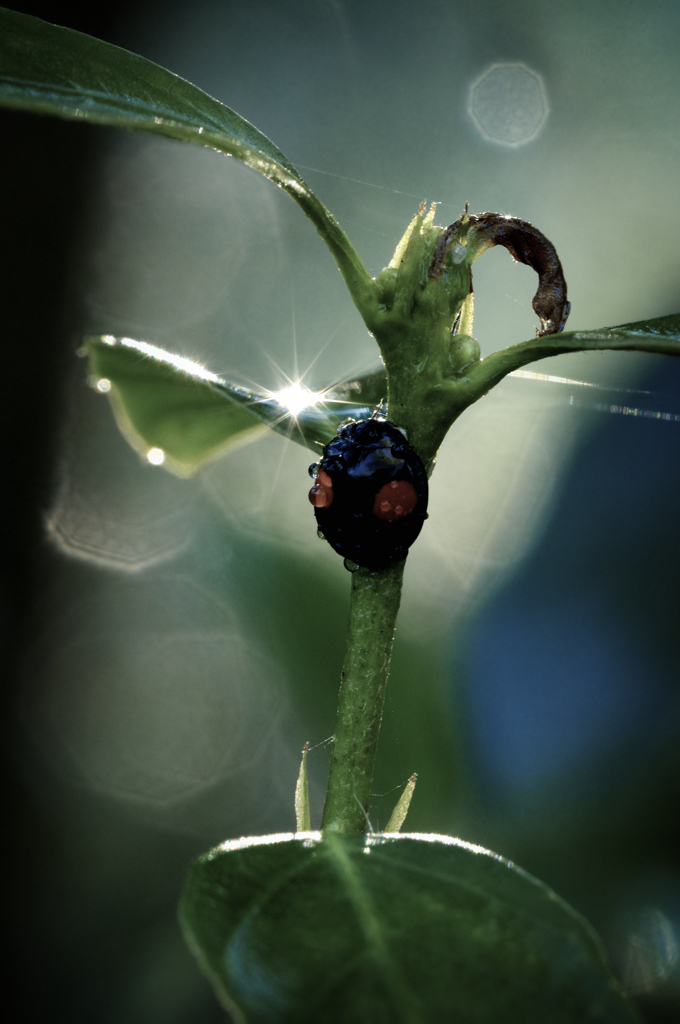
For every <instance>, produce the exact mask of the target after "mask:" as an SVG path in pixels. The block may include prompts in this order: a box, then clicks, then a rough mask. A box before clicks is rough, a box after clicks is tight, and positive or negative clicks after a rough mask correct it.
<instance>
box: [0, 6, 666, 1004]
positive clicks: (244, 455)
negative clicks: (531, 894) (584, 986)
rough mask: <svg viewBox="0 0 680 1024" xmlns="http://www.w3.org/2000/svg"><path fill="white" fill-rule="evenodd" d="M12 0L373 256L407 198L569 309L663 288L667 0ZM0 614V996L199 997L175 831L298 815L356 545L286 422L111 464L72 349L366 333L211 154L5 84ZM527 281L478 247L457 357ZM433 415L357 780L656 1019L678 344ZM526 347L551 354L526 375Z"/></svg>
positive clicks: (613, 314)
mask: <svg viewBox="0 0 680 1024" xmlns="http://www.w3.org/2000/svg"><path fill="white" fill-rule="evenodd" d="M14 7H15V9H21V10H24V11H26V12H27V13H32V14H36V15H38V16H40V17H44V18H46V19H47V20H51V21H54V22H56V23H58V24H64V25H68V26H71V27H74V28H78V29H80V30H81V31H86V32H91V33H92V34H95V35H99V36H101V37H102V38H105V39H107V40H109V41H111V42H113V43H116V44H117V45H120V46H123V47H126V48H128V49H131V50H133V51H136V52H139V53H141V54H143V55H144V56H146V57H149V58H151V59H152V60H155V61H157V62H158V63H160V64H163V65H165V66H166V67H169V68H170V69H171V70H173V71H176V72H177V73H179V74H180V75H182V76H184V77H186V78H188V79H190V80H191V81H193V82H195V83H196V84H198V85H199V86H201V87H202V88H204V89H205V90H206V91H207V92H209V93H211V94H212V95H214V96H216V97H217V98H219V99H220V100H223V101H224V102H226V103H227V104H229V105H230V106H232V107H233V108H234V109H236V110H237V111H238V112H239V113H241V114H242V115H243V116H245V117H246V118H248V119H249V120H251V121H252V122H253V123H254V124H256V125H257V126H258V127H259V128H260V129H261V130H263V131H264V132H265V133H267V134H268V135H269V136H270V137H271V138H272V139H273V140H274V141H275V142H276V143H277V144H278V145H279V146H280V147H281V148H282V150H283V151H284V152H285V153H286V155H287V156H288V157H289V158H290V159H291V160H292V161H293V163H294V164H295V165H296V166H297V167H298V168H299V169H300V170H301V171H302V173H303V175H304V176H305V177H306V178H307V180H308V181H309V183H310V184H311V186H312V187H313V188H314V189H315V190H316V191H317V193H318V195H319V196H320V198H321V199H322V200H323V201H324V202H325V203H326V205H327V206H328V207H329V208H330V209H331V210H332V211H333V213H334V214H335V215H336V216H337V217H338V219H339V220H340V222H341V224H342V225H343V227H345V229H346V230H347V232H348V233H349V235H350V237H351V238H352V240H353V242H354V244H355V246H356V247H357V249H358V250H359V252H360V254H361V256H362V258H363V259H364V261H365V263H366V265H367V266H368V268H369V269H370V271H371V272H372V273H377V272H378V271H379V270H380V269H381V268H382V267H383V266H384V265H385V264H386V263H387V262H388V260H389V258H390V257H391V254H392V251H393V249H394V246H395V245H396V242H397V241H398V239H399V237H400V236H401V234H402V232H403V230H404V229H405V227H406V225H407V223H408V221H409V219H410V217H411V216H412V214H413V213H414V211H415V209H416V208H417V206H418V203H419V202H420V201H421V200H427V201H436V202H438V203H439V204H440V205H439V207H438V214H437V219H438V221H439V223H441V224H448V223H450V222H451V221H453V220H455V218H456V217H457V216H459V215H460V213H461V212H462V209H463V207H464V204H465V202H466V201H469V203H470V207H471V209H472V210H473V211H483V210H487V209H491V210H498V211H500V212H502V213H508V214H513V215H515V216H518V217H521V218H524V219H527V220H529V221H531V222H532V223H534V224H535V225H536V226H537V227H539V228H540V229H541V230H542V231H543V232H545V233H546V234H547V235H548V237H549V238H550V239H551V240H552V241H553V242H554V243H555V245H556V246H557V248H558V251H559V253H560V256H561V258H562V261H563V264H564V268H565V272H566V276H567V280H568V283H569V294H570V298H571V301H572V305H573V311H572V314H571V319H570V321H569V326H570V327H571V328H574V329H578V328H588V327H599V326H604V325H609V324H615V323H622V322H625V321H630V320H638V319H642V318H644V317H653V316H660V315H662V314H665V313H671V312H677V311H678V310H680V274H679V272H678V271H679V269H680V244H679V242H678V237H679V227H680V192H679V190H678V157H679V140H680V106H679V105H678V95H680V65H679V64H678V60H677V53H678V43H679V41H680V8H679V7H678V5H677V3H674V2H671V0H667V2H663V0H661V2H658V3H656V4H642V3H641V2H638V0H631V2H626V3H624V4H622V3H621V2H616V3H615V2H613V0H611V2H609V0H605V2H601V3H599V4H596V5H593V4H587V3H585V2H565V3H563V4H561V5H560V6H559V7H558V6H556V5H554V4H549V3H547V2H545V0H523V2H518V3H515V4H513V5H512V6H509V5H507V4H502V3H500V2H498V3H496V2H491V0H480V2H479V3H477V4H476V5H475V6H474V9H471V8H470V6H469V5H464V4H462V3H458V2H457V0H451V2H448V3H443V2H441V0H424V2H422V3H418V4H415V3H412V2H400V0H397V2H394V0H392V2H390V3H386V2H384V0H377V2H375V3H373V4H371V5H368V6H367V5H365V4H359V3H358V2H354V0H349V2H343V0H303V2H300V3H297V2H296V3H289V4H286V5H281V4H277V3H273V2H269V0H253V2H250V3H248V4H244V3H241V2H234V3H231V2H229V0H221V2H219V3H217V2H207V0H195V2H194V3H192V4H188V3H185V2H183V0H182V2H175V3H173V4H167V3H165V4H161V3H156V2H146V0H145V2H144V3H138V4H136V5H127V4H122V5H117V6H116V8H115V9H111V10H107V11H102V10H100V11H89V12H84V11H82V10H81V9H80V5H75V4H71V3H68V2H63V3H59V2H54V3H47V2H43V3H34V4H31V3H25V4H21V5H19V4H15V5H14ZM1 120H2V125H3V131H4V140H5V142H4V147H3V148H4V152H5V160H4V161H3V165H2V167H1V168H0V173H1V174H2V175H3V188H2V190H1V191H0V196H1V197H2V198H1V200H0V201H1V202H2V206H3V222H4V223H5V225H6V242H5V245H4V246H3V249H4V253H3V256H4V264H5V266H4V269H3V280H4V283H5V286H6V296H5V298H4V314H5V325H6V338H7V343H6V346H5V357H6V367H5V370H6V372H5V375H4V379H3V385H2V386H3V402H2V413H3V415H4V416H5V425H4V436H5V437H6V438H7V439H8V443H7V444H6V449H5V477H6V486H5V488H4V495H3V506H2V507H3V515H4V516H5V523H4V536H5V539H6V544H5V548H4V565H5V570H4V575H3V592H2V597H3V600H2V609H3V630H4V634H5V636H4V638H5V644H4V648H5V651H6V668H5V671H4V672H3V678H4V680H5V686H4V688H3V692H4V696H5V702H6V703H5V709H4V710H5V714H4V716H3V721H4V723H5V740H6V742H5V744H4V745H3V749H4V750H5V751H6V758H7V760H6V766H5V778H6V780H7V782H6V791H7V797H8V802H9V807H10V816H11V822H12V828H11V831H10V833H9V835H10V837H11V842H10V843H9V847H10V848H9V851H8V852H9V857H10V860H9V866H8V876H7V877H8V878H10V879H11V880H12V882H11V886H10V888H11V890H12V892H11V897H12V899H11V902H12V909H13V914H14V917H13V922H14V923H13V925H12V928H13V932H12V934H13V936H14V940H13V941H14V944H15V946H16V952H17V955H18V959H19V962H20V963H21V965H22V970H20V971H17V972H16V974H15V981H16V987H17V995H18V997H19V1002H18V1004H17V1006H18V1009H17V1015H16V1016H15V1017H14V1018H13V1019H16V1020H26V1021H33V1020H37V1019H40V1020H54V1021H61V1020H66V1019H68V1020H69V1021H70V1022H73V1024H77V1022H79V1021H83V1022H85V1021H90V1020H92V1019H94V1018H96V1019H98V1020H101V1021H102V1022H104V1024H118V1022H119V1021H120V1022H122V1021H125V1022H126V1024H136V1022H140V1024H141V1022H144V1024H153V1022H154V1021H159V1022H160V1021H163V1022H164V1024H184V1022H185V1021H186V1022H189V1021H191V1022H192V1024H198V1022H202V1021H205V1022H206V1024H207V1022H210V1021H218V1020H223V1019H224V1016H225V1015H224V1013H223V1012H222V1011H220V1010H219V1008H218V1007H217V1005H216V1003H215V1000H214V998H213V996H212V994H211V992H210V990H209V989H208V986H207V984H206V983H204V982H203V980H202V979H201V978H200V976H199V975H198V973H197V971H196V969H195V967H194V965H193V963H192V961H191V958H190V956H189V954H188V953H187V952H186V951H185V950H184V947H183V945H182V941H181V938H180V936H179V933H178V929H177V925H176V921H175V907H176V902H177V897H178V894H179V890H180V887H181V884H182V878H183V875H184V872H185V870H186V866H187V864H188V863H189V861H190V860H191V858H192V857H193V856H195V855H197V854H199V853H201V852H203V851H204V850H205V849H206V848H208V847H209V846H210V845H212V844H214V843H216V842H219V841H221V840H222V839H225V838H228V837H233V836H238V835H244V834H250V833H266V832H274V831H286V830H290V829H292V828H293V825H294V816H293V790H294V785H295V777H296V774H297V768H298V762H299V752H300V749H301V748H302V745H303V744H304V742H305V741H307V740H308V741H309V742H310V745H311V746H312V748H313V749H312V754H311V757H310V767H311V772H312V803H313V807H312V813H313V823H314V824H318V821H319V818H320V812H321V805H322V800H323V789H324V784H325V776H326V772H327V767H328V756H329V753H328V743H327V740H328V737H329V736H330V735H331V734H332V731H333V726H334V713H335V698H336V692H337V685H338V681H339V671H340V664H341V660H342V653H343V632H344V626H345V619H346V615H347V602H348V590H349V577H348V575H347V573H346V572H345V571H344V569H343V568H342V564H341V562H340V560H339V559H337V558H336V557H335V555H334V554H333V552H332V551H331V550H330V548H328V546H327V545H324V544H321V543H320V542H319V541H318V540H317V538H316V534H315V529H314V523H313V519H312V516H311V512H310V509H309V507H308V503H307V500H306V491H307V489H308V477H307V475H306V469H307V465H308V463H309V462H310V461H311V458H310V455H309V454H308V453H307V452H306V451H305V450H304V449H302V448H300V447H299V446H297V445H294V444H292V443H287V442H286V441H285V440H283V439H281V438H278V437H273V436H272V437H267V438H265V439H264V440H261V441H258V442H255V443H253V444H252V445H247V446H244V447H242V448H240V449H238V450H236V451H235V452H233V453H232V454H231V455H230V456H228V457H227V458H226V459H225V460H223V461H221V462H219V463H215V464H214V465H213V466H210V467H209V468H208V469H206V470H205V471H204V472H203V473H202V474H200V475H199V476H198V477H197V478H195V479H194V480H191V481H184V480H176V479H174V478H172V477H170V476H169V475H167V474H166V473H165V472H164V471H163V470H162V469H157V468H152V467H149V466H143V465H142V464H141V463H140V461H139V458H138V456H137V455H136V454H135V453H134V452H133V451H132V450H131V449H130V448H128V446H127V444H126V442H125V441H124V440H123V439H122V438H121V437H120V436H119V434H118V432H117V429H116V427H115V424H114V422H113V418H112V416H111V413H110V410H109V408H108V404H107V402H106V401H105V399H104V398H103V397H102V396H101V395H97V394H95V393H94V392H93V391H92V390H91V389H90V388H88V387H87V381H86V379H85V371H84V366H83V364H82V363H81V362H79V361H78V360H76V359H75V358H74V352H75V350H76V349H77V347H78V344H79V339H80V338H81V337H82V335H83V334H85V333H88V332H96V331H101V332H107V333H112V334H127V335H129V336H131V337H135V338H139V339H143V340H147V341H151V342H154V343H156V344H159V345H161V346H163V347H166V348H168V349H172V350H174V351H178V352H181V353H182V354H183V355H187V356H189V357H191V358H195V359H199V360H201V361H202V362H204V363H205V364H206V365H207V366H208V367H209V368H210V369H211V370H213V371H215V372H218V373H222V374H224V375H225V376H227V377H229V378H230V379H232V380H236V381H240V382H242V383H244V384H254V385H257V386H259V387H267V388H276V387H277V386H280V385H281V384H282V383H283V382H284V381H285V380H286V379H290V378H294V379H296V378H298V377H302V378H303V379H304V380H305V381H306V382H307V383H308V384H309V385H310V386H320V385H326V384H328V383H330V382H333V381H339V380H343V379H347V378H348V377H350V376H351V375H353V374H355V373H357V372H359V371H362V370H366V369H369V368H371V367H373V366H374V365H375V364H376V361H377V350H376V348H375V345H374V343H373V342H372V340H371V339H370V338H369V337H368V336H367V333H366V330H365V328H364V327H363V325H362V323H361V321H360V319H359V317H358V314H356V311H355V310H354V307H353V305H352V303H351V301H350V300H349V298H348V296H347V294H346V292H345V290H344V285H343V283H342V280H341V278H340V275H339V274H338V272H337V270H336V268H335V266H334V264H333V262H332V260H331V258H330V256H329V255H328V253H327V251H326V250H325V247H324V245H323V243H322V242H321V241H320V240H319V238H318V236H317V235H316V233H315V231H314V229H313V228H312V226H311V225H310V224H309V223H308V222H307V221H306V220H305V218H304V216H303V215H302V214H301V213H300V211H299V210H298V209H297V207H296V206H295V205H294V204H293V203H291V202H290V200H289V199H288V198H287V197H286V196H285V195H283V194H282V193H281V192H279V191H278V190H277V189H275V188H274V187H272V185H271V184H270V183H269V182H267V181H265V180H264V179H261V178H260V177H259V176H258V175H256V174H255V173H253V172H251V171H248V170H247V169H246V168H243V167H242V166H240V165H239V164H237V163H236V162H234V161H233V160H230V159H228V158H225V157H221V156H219V155H217V154H215V153H211V152H209V151H204V150H198V149H196V150H194V149H192V148H190V147H183V146H180V145H179V144H174V143H171V142H169V141H167V140H164V139H157V138H152V137H148V138H146V137H144V136H142V135H128V134H125V133H120V132H116V131H114V130H113V129H104V128H93V127H88V126H83V125H75V124H66V123H60V122H56V121H51V120H49V119H42V118H41V119H35V118H30V117H28V116H23V115H18V114H13V113H3V115H2V119H1ZM534 290H535V279H534V278H533V275H532V274H531V272H530V271H529V270H528V269H527V268H526V267H521V266H519V265H517V264H514V263H512V261H511V260H510V259H508V257H507V253H505V252H504V251H500V250H493V251H492V252H490V253H489V254H487V255H486V256H485V257H484V259H483V260H480V262H479V263H477V264H476V266H475V292H476V318H475V334H476V336H477V337H478V339H479V341H480V343H481V345H482V351H483V353H487V352H490V351H493V350H494V349H496V348H499V347H501V346H503V345H506V344H511V343H514V342H517V341H522V340H524V339H526V338H529V337H531V336H532V335H533V333H534V330H535V326H536V319H535V316H534V314H533V313H532V311H531V297H532V295H533V293H534ZM531 369H533V370H534V371H535V372H536V373H537V374H541V375H543V376H542V377H538V378H531V377H526V376H524V377H516V378H511V379H508V380H507V381H506V382H505V383H504V384H503V385H502V386H500V387H499V388H497V389H496V390H495V391H494V392H492V394H491V395H490V396H488V397H487V398H486V399H484V401H483V402H481V403H479V404H478V405H477V406H475V407H474V408H473V409H471V410H469V412H468V413H466V415H465V416H464V417H463V418H462V419H461V420H460V421H459V422H458V423H457V424H456V425H455V427H454V428H453V429H452V431H451V432H450V435H449V437H448V438H447V440H446V442H445V444H444V445H443V447H442V451H441V454H440V457H439V460H438V465H437V468H436V472H435V475H434V477H433V480H432V505H431V509H430V511H431V517H430V520H429V521H428V524H427V527H426V529H425V530H424V531H423V534H422V537H421V539H420V540H419V542H418V544H417V545H416V546H415V547H414V549H413V551H412V553H411V554H410V555H409V560H408V566H407V570H406V582H405V594H404V601H403V605H402V612H401V615H400V620H399V626H398V632H397V640H396V645H395V655H394V663H393V664H394V670H393V677H392V679H391V683H390V691H389V695H388V702H387V706H386V712H385V718H384V727H383V736H382V738H381V749H380V757H379V761H380V764H379V773H378V778H377V780H376V797H375V802H374V805H373V807H372V808H371V820H372V823H373V826H374V827H375V828H379V827H381V825H384V824H385V822H386V820H387V817H388V816H389V813H390V811H391V809H392V806H393V804H394V802H395V800H396V797H397V795H398V792H399V791H400V789H401V788H402V787H403V785H404V784H405V782H406V779H407V778H408V777H409V775H410V774H411V773H412V772H413V771H417V772H418V774H419V780H418V787H417V790H416V795H415V798H414V801H413V805H412V809H411V811H410V815H409V819H408V822H407V827H408V828H409V829H410V830H413V831H442V832H447V833H452V834H455V835H460V836H461V837H462V838H464V839H466V840H469V841H472V842H476V843H481V844H483V845H486V846H489V847H490V848H492V849H494V850H497V851H498V852H499V853H501V854H503V855H504V856H506V857H509V858H511V859H513V860H515V861H516V862H518V863H520V864H521V865H522V866H523V867H524V868H526V869H527V870H529V871H531V872H533V873H535V874H536V875H538V876H539V877H541V878H543V879H544V880H545V881H547V882H548V883H549V884H551V885H552V886H553V887H554V888H555V889H556V890H557V891H558V892H559V893H560V895H562V896H564V897H565V898H567V899H568V900H570V901H571V902H572V903H573V904H574V905H575V906H576V907H577V908H578V909H579V910H581V911H582V912H583V913H585V914H586V915H587V916H588V917H589V918H590V919H591V920H592V921H593V923H594V924H595V925H596V927H597V928H598V929H599V931H600V932H601V934H602V935H603V938H604V939H605V942H606V943H607V946H608V949H609V952H610V955H611V957H612V959H613V960H614V963H615V965H616V967H617V970H618V971H619V973H620V975H621V977H622V979H623V981H624V984H625V985H626V986H627V988H628V989H629V990H630V991H631V993H632V994H633V995H634V996H635V998H636V999H637V1000H638V1002H639V1005H640V1006H641V1008H642V1010H643V1013H644V1016H645V1020H647V1021H649V1022H650V1024H653V1022H662V1021H671V1020H677V1019H678V1012H679V1008H680V965H679V957H678V943H679V942H680V841H679V839H680V835H679V830H678V789H679V779H680V773H679V769H680V763H679V762H680V745H679V743H678V735H679V733H680V722H679V721H678V718H679V715H678V697H677V692H678V666H679V662H680V629H679V626H678V623H679V622H680V600H679V597H678V584H677V581H678V576H679V569H680V548H679V544H678V524H679V523H680V364H679V365H676V362H675V361H674V360H670V359H665V358H662V357H645V356H637V355H630V354H598V355H594V354H590V355H573V356H560V357H558V358H556V359H554V360H549V361H543V362H542V363H540V364H537V365H536V366H535V367H533V368H531ZM546 377H547V378H551V379H545V378H546Z"/></svg>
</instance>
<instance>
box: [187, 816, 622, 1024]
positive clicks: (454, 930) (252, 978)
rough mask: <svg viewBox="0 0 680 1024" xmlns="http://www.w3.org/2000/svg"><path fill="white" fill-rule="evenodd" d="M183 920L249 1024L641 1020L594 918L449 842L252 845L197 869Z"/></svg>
mask: <svg viewBox="0 0 680 1024" xmlns="http://www.w3.org/2000/svg"><path fill="white" fill-rule="evenodd" d="M180 918H181V922H182V926H183V929H184V932H185V936H186V938H187V941H188V943H189V945H190V947H191V948H192V950H193V952H194V953H195V955H196V956H197V958H198V960H199V963H200V965H201V967H202V969H203V970H204V971H205V973H206V974H207V975H208V977H209V978H210V979H211V981H212V982H213V984H214V986H215V988H216V989H217V991H218V993H219V995H220V997H221V999H222V1000H223V1002H224V1004H225V1006H226V1007H227V1008H228V1009H229V1010H230V1011H231V1012H232V1013H233V1014H235V1016H236V1019H237V1020H238V1021H247V1022H248V1024H288V1022H290V1024H305V1022H309V1024H326V1022H327V1024H402V1022H403V1024H416V1022H418V1024H426V1022H431V1024H441V1022H443V1021H452V1022H460V1024H487V1022H488V1024H529V1022H536V1024H538V1022H546V1024H547V1022H550V1024H589V1022H595V1021H597V1022H600V1024H604V1022H607V1024H625V1022H627V1024H632V1022H633V1021H635V1020H636V1017H635V1014H634V1013H633V1011H632V1010H631V1008H630V1006H629V1005H628V1003H627V1001H626V999H625V997H624V995H623V994H622V992H621V990H620V989H619V987H618V985H617V983H616V981H615V980H614V977H613V976H612V974H611V971H610V968H609V967H608V965H607V962H606V959H605V957H604V954H603V951H602V948H601V946H600V943H599V941H598V939H597V937H596V936H595V935H594V933H593V932H592V930H591V929H590V927H589V926H588V925H587V924H586V922H585V921H584V920H583V919H582V918H581V917H580V916H579V915H578V914H576V913H575V911H573V910H572V909H571V908H570V907H569V906H567V904H565V903H564V902H563V901H562V900H560V899H559V898H558V897H557V896H556V895H555V894H554V893H553V892H551V890H550V889H548V888H547V887H546V886H545V885H543V884H542V883H541V882H538V881H537V880H536V879H534V878H532V877H531V876H530V875H527V874H526V873H525V872H523V871H521V870H520V869H519V868H517V867H515V866H514V865H513V864H510V863H509V862H508V861H505V860H503V859H502V858H500V857H497V856H496V855H494V854H491V853H489V852H488V851H487V850H482V849H481V848H480V847H475V846H470V845H468V844H467V843H463V842H461V841H460V840H456V839H450V838H447V837H445V836H424V835H404V836H396V835H392V836H389V835H385V834H378V835H369V836H340V835H335V834H334V835H327V836H325V837H324V838H323V839H322V838H321V834H320V833H318V832H311V833H307V834H306V835H305V834H301V835H299V836H298V837H293V836H292V835H290V834H286V835H276V836H264V837H258V838H251V839H240V840H234V841H231V842H227V843H224V844H223V845H222V846H220V847H217V849H215V850H213V851H211V852H210V853H208V854H206V855H205V856H204V857H201V858H200V859H199V860H198V861H196V863H195V864H194V865H193V867H192V868H191V870H190V873H189V877H188V880H187V883H186V887H185V890H184V894H183V897H182V902H181V905H180Z"/></svg>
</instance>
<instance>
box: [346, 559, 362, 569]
mask: <svg viewBox="0 0 680 1024" xmlns="http://www.w3.org/2000/svg"><path fill="white" fill-rule="evenodd" d="M343 565H344V566H345V569H347V572H356V571H357V569H358V568H359V566H358V565H357V563H356V562H353V561H352V559H351V558H346V559H345V561H344V562H343Z"/></svg>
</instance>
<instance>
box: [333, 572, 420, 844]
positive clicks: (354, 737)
mask: <svg viewBox="0 0 680 1024" xmlns="http://www.w3.org/2000/svg"><path fill="white" fill-rule="evenodd" d="M403 575H404V562H396V563H395V564H394V565H392V566H390V568H389V569H383V570H381V571H380V572H373V571H371V570H370V569H357V570H356V572H354V573H353V574H352V597H351V604H350V613H349V632H348V636H347V650H346V653H345V662H344V665H343V668H342V680H341V683H340V694H339V696H338V720H337V725H336V729H335V736H334V740H335V743H334V746H333V757H332V760H331V770H330V775H329V779H328V790H327V793H326V805H325V807H324V812H323V820H322V822H321V827H322V828H323V829H326V830H328V831H331V832H344V833H348V834H350V835H356V834H361V833H363V832H366V830H367V812H368V806H369V803H370V799H371V793H372V788H373V770H374V766H375V755H376V750H377V747H378V736H379V734H380V723H381V721H382V712H383V704H384V702H385V688H386V686H387V677H388V676H389V672H390V659H391V657H392V641H393V639H394V627H395V623H396V619H397V612H398V611H399V601H400V599H401V584H402V578H403Z"/></svg>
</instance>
